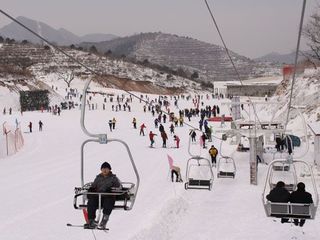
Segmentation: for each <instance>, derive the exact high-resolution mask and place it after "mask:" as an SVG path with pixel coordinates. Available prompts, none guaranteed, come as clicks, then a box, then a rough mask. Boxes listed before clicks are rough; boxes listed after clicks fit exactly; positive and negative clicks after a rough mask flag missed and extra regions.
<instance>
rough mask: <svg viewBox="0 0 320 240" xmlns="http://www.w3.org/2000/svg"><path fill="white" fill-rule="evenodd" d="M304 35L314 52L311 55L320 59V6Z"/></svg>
mask: <svg viewBox="0 0 320 240" xmlns="http://www.w3.org/2000/svg"><path fill="white" fill-rule="evenodd" d="M303 35H304V37H305V38H306V39H307V41H308V43H307V44H308V46H309V47H310V49H311V51H312V53H311V57H313V58H316V59H317V60H320V6H318V10H317V12H316V13H314V14H313V15H312V16H311V17H310V20H309V22H308V23H307V25H306V26H305V28H304V30H303Z"/></svg>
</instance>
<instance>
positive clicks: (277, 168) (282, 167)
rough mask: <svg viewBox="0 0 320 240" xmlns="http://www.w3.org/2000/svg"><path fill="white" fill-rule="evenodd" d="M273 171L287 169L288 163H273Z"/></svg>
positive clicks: (288, 168)
mask: <svg viewBox="0 0 320 240" xmlns="http://www.w3.org/2000/svg"><path fill="white" fill-rule="evenodd" d="M273 170H274V171H289V170H290V166H289V165H273Z"/></svg>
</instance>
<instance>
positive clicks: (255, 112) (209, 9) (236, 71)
mask: <svg viewBox="0 0 320 240" xmlns="http://www.w3.org/2000/svg"><path fill="white" fill-rule="evenodd" d="M204 1H205V4H206V6H207V8H208V11H209V13H210V16H211V19H212V21H213V24H214V25H215V28H216V30H217V32H218V34H219V37H220V39H221V42H222V44H223V46H224V49H225V51H226V54H227V55H228V58H229V60H230V62H231V64H232V67H233V69H234V71H235V73H236V75H237V78H238V80H239V81H240V84H241V86H243V85H244V84H243V82H242V80H241V77H240V73H239V71H238V69H237V67H236V65H235V63H234V61H233V60H232V57H231V55H230V52H229V49H228V47H227V45H226V43H225V41H224V39H223V36H222V34H221V31H220V28H219V26H218V23H217V21H216V19H215V17H214V15H213V13H212V11H211V8H210V6H209V4H208V2H207V0H204ZM247 97H248V99H249V101H250V103H251V105H252V107H253V111H254V114H255V116H256V117H257V119H258V122H259V123H260V124H261V122H260V119H259V117H258V114H257V111H256V107H255V105H254V104H253V102H252V100H251V98H250V96H247Z"/></svg>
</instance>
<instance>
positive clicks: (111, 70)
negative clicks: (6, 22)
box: [0, 44, 201, 109]
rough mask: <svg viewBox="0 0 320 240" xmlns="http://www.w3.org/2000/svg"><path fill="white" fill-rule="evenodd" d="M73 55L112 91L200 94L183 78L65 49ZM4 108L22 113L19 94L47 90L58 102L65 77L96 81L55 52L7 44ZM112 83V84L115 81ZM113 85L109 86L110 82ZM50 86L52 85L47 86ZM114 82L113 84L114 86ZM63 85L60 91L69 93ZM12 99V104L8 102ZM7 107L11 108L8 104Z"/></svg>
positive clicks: (2, 52)
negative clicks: (99, 75) (56, 84)
mask: <svg viewBox="0 0 320 240" xmlns="http://www.w3.org/2000/svg"><path fill="white" fill-rule="evenodd" d="M64 50H65V51H66V52H67V53H68V54H69V55H71V56H73V57H74V58H77V59H78V60H79V61H81V62H82V63H83V64H85V65H86V66H88V67H89V68H91V69H92V70H94V71H96V72H98V73H100V74H101V75H102V77H101V79H100V80H99V81H100V84H102V85H103V86H106V85H107V86H108V87H109V88H117V89H119V88H120V89H126V90H133V91H140V92H144V93H148V92H149V93H150V92H154V93H161V94H173V93H179V92H188V91H191V90H192V89H193V90H200V89H201V88H200V84H199V83H196V82H193V81H190V80H189V79H185V78H182V77H179V76H175V75H171V74H166V73H163V72H159V71H155V70H152V69H150V68H147V67H143V66H139V65H135V64H132V63H128V62H124V61H121V60H115V59H110V58H106V57H104V56H97V55H95V54H92V53H88V52H82V51H78V50H72V49H68V48H67V49H64ZM0 64H2V65H1V66H0V67H1V72H0V89H1V91H0V100H1V101H0V108H1V109H3V108H4V107H7V108H9V107H13V108H15V109H18V99H19V91H21V90H34V89H47V90H49V91H50V93H51V94H52V96H53V97H54V98H55V99H56V98H57V95H59V92H56V89H55V88H54V89H52V88H51V87H52V84H51V83H53V85H55V82H59V81H62V82H63V80H62V78H61V77H66V76H68V75H71V74H73V75H74V76H75V78H74V79H75V80H74V81H73V82H72V83H71V87H72V86H73V85H78V83H75V82H79V81H80V82H81V81H82V82H84V80H86V79H88V78H91V77H93V74H91V73H90V72H89V71H88V70H86V69H85V68H83V67H81V66H79V65H77V64H75V63H74V62H72V61H71V60H70V59H69V58H66V57H65V56H64V55H62V54H61V53H58V52H56V51H54V50H52V49H44V48H43V47H40V46H34V45H28V44H27V45H22V44H4V45H2V47H1V48H0ZM111 80H112V81H111ZM107 81H108V82H109V83H108V84H107V83H106V82H107ZM48 82H50V85H48V84H47V83H48ZM110 82H111V84H110ZM66 87H67V84H66V83H65V84H64V86H63V84H61V87H60V90H61V89H65V88H66ZM7 98H10V101H8V102H7V101H5V99H7ZM5 103H7V104H5Z"/></svg>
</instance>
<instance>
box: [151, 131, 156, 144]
mask: <svg viewBox="0 0 320 240" xmlns="http://www.w3.org/2000/svg"><path fill="white" fill-rule="evenodd" d="M154 136H157V134H155V133H153V132H152V131H150V133H149V138H150V147H153V144H154Z"/></svg>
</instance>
